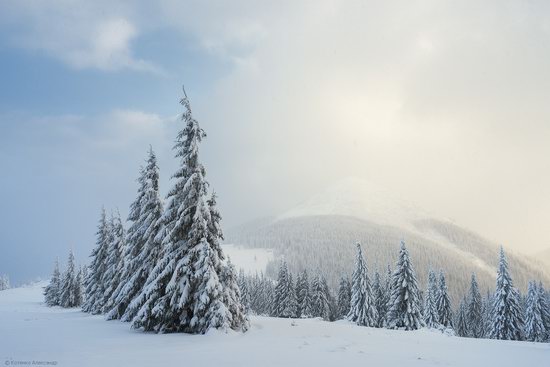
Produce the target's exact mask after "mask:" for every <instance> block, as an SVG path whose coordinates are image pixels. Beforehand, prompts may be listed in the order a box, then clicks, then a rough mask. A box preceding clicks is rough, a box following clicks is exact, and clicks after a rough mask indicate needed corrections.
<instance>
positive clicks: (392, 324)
mask: <svg viewBox="0 0 550 367" xmlns="http://www.w3.org/2000/svg"><path fill="white" fill-rule="evenodd" d="M418 293H419V292H418V284H417V281H416V275H415V273H414V269H413V267H412V263H411V260H410V257H409V252H408V251H407V247H406V246H405V242H404V241H401V249H400V251H399V259H398V261H397V264H396V268H395V271H394V272H393V275H392V281H391V291H390V299H389V302H388V316H387V322H386V325H387V327H388V328H390V329H400V328H403V329H405V330H416V329H419V328H421V327H422V326H424V321H423V318H422V313H421V311H420V309H421V305H420V303H421V300H420V296H419V294H418Z"/></svg>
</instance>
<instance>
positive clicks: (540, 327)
mask: <svg viewBox="0 0 550 367" xmlns="http://www.w3.org/2000/svg"><path fill="white" fill-rule="evenodd" d="M542 306H543V304H542V302H541V300H540V293H539V289H538V287H537V284H536V283H535V282H529V290H528V292H527V305H526V308H525V338H526V339H527V340H529V341H532V342H543V341H545V340H546V327H545V325H544V321H543V318H544V316H543V309H542Z"/></svg>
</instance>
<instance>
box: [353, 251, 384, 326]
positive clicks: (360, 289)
mask: <svg viewBox="0 0 550 367" xmlns="http://www.w3.org/2000/svg"><path fill="white" fill-rule="evenodd" d="M348 319H349V320H350V321H353V322H355V323H356V324H357V325H361V326H371V327H373V326H376V322H377V320H378V313H377V311H376V305H375V299H374V295H373V291H372V288H371V284H370V280H369V274H368V269H367V263H366V261H365V259H364V257H363V252H362V250H361V244H359V243H358V244H357V255H356V258H355V270H354V272H353V276H352V283H351V303H350V310H349V313H348Z"/></svg>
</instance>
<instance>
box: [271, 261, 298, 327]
mask: <svg viewBox="0 0 550 367" xmlns="http://www.w3.org/2000/svg"><path fill="white" fill-rule="evenodd" d="M274 307H275V310H274V314H275V316H277V317H296V312H297V308H298V306H297V303H296V295H295V291H294V287H293V284H292V275H291V274H290V273H289V271H288V267H287V264H286V261H284V260H283V261H281V266H280V267H279V275H278V277H277V285H276V286H275V304H274Z"/></svg>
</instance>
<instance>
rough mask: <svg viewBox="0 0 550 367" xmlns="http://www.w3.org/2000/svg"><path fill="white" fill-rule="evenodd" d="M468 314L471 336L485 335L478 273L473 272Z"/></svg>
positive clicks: (467, 308)
mask: <svg viewBox="0 0 550 367" xmlns="http://www.w3.org/2000/svg"><path fill="white" fill-rule="evenodd" d="M466 301H467V305H466V316H467V320H468V332H469V334H468V336H469V337H471V338H482V337H483V314H482V312H483V301H482V299H481V293H480V292H479V287H478V285H477V279H476V275H475V274H472V280H471V282H470V290H469V291H468V298H467V300H466Z"/></svg>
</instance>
